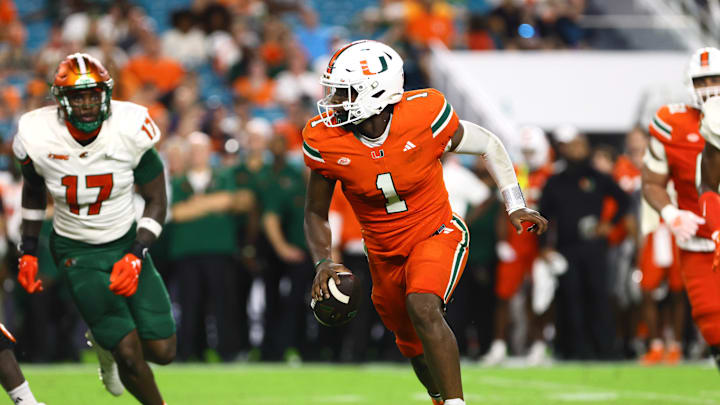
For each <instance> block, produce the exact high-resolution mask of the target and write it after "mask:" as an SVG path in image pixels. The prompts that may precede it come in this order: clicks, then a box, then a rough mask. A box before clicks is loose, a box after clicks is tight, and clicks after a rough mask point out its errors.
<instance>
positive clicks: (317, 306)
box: [310, 272, 362, 327]
mask: <svg viewBox="0 0 720 405" xmlns="http://www.w3.org/2000/svg"><path fill="white" fill-rule="evenodd" d="M338 276H339V277H340V284H335V281H333V279H332V278H330V279H328V289H329V290H330V298H326V299H324V300H322V301H315V300H314V299H313V300H312V301H311V302H310V307H311V308H312V310H313V314H315V319H317V320H318V322H320V323H321V324H322V325H325V326H329V327H335V326H341V325H344V324H346V323H348V322H350V320H352V319H353V318H354V317H355V315H356V314H357V309H358V306H359V304H360V300H361V297H362V283H361V282H360V281H359V280H358V279H356V278H355V276H354V275H353V274H352V273H347V272H345V273H338Z"/></svg>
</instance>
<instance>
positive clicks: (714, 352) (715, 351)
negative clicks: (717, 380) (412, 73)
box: [710, 346, 720, 370]
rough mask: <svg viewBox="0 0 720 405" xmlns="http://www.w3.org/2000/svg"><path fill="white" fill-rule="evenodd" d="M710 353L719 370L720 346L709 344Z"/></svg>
mask: <svg viewBox="0 0 720 405" xmlns="http://www.w3.org/2000/svg"><path fill="white" fill-rule="evenodd" d="M710 355H711V356H712V358H713V360H715V365H716V366H717V367H718V369H719V370H720V346H710Z"/></svg>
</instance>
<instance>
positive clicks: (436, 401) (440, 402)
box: [430, 398, 445, 405]
mask: <svg viewBox="0 0 720 405" xmlns="http://www.w3.org/2000/svg"><path fill="white" fill-rule="evenodd" d="M430 399H432V403H433V405H443V404H444V403H445V401H443V400H442V399H439V398H430Z"/></svg>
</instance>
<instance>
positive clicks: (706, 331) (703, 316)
mask: <svg viewBox="0 0 720 405" xmlns="http://www.w3.org/2000/svg"><path fill="white" fill-rule="evenodd" d="M713 256H714V252H688V251H685V250H681V251H680V266H681V267H682V275H683V278H684V279H685V288H686V289H687V293H688V298H689V299H690V306H691V307H692V317H693V320H694V321H695V324H696V325H697V326H698V328H699V329H700V333H702V336H703V338H705V341H706V342H708V344H709V345H711V346H717V345H720V272H715V271H713V269H712V262H713Z"/></svg>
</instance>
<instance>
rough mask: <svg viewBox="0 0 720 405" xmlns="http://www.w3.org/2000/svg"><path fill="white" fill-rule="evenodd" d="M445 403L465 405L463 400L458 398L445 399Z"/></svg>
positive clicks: (447, 404)
mask: <svg viewBox="0 0 720 405" xmlns="http://www.w3.org/2000/svg"><path fill="white" fill-rule="evenodd" d="M445 405H465V401H463V400H462V399H460V398H453V399H446V400H445Z"/></svg>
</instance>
